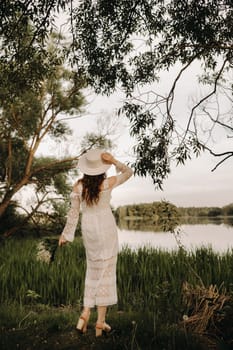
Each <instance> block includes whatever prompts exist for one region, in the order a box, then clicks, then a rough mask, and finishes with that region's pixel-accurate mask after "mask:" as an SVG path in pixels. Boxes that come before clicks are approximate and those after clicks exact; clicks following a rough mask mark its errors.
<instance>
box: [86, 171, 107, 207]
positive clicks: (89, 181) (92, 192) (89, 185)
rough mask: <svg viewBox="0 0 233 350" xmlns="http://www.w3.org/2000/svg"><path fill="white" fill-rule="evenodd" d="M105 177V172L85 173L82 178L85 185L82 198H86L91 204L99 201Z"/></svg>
mask: <svg viewBox="0 0 233 350" xmlns="http://www.w3.org/2000/svg"><path fill="white" fill-rule="evenodd" d="M105 178H106V174H105V173H104V174H100V175H86V174H84V176H83V178H82V180H81V181H82V185H83V190H82V200H85V202H86V203H87V205H89V206H91V205H93V204H97V203H98V201H99V194H100V190H101V189H100V186H101V184H102V182H103V181H104V179H105Z"/></svg>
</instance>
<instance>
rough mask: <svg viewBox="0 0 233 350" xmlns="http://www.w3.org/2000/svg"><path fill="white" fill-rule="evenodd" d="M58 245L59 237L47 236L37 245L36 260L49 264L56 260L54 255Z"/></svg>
mask: <svg viewBox="0 0 233 350" xmlns="http://www.w3.org/2000/svg"><path fill="white" fill-rule="evenodd" d="M57 247H58V242H57V239H52V238H51V239H50V238H45V239H43V240H42V241H40V242H39V243H38V245H37V254H36V260H38V261H43V262H45V263H47V264H49V263H50V262H51V261H53V260H54V255H55V252H56V250H57Z"/></svg>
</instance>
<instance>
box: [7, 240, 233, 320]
mask: <svg viewBox="0 0 233 350" xmlns="http://www.w3.org/2000/svg"><path fill="white" fill-rule="evenodd" d="M37 243H38V241H35V240H14V239H12V240H9V241H6V242H5V243H4V245H1V246H0V302H1V303H11V302H13V301H14V302H15V301H16V302H19V303H21V304H30V303H33V304H35V303H42V304H47V305H61V304H64V305H75V306H77V305H78V306H81V304H82V297H83V289H84V276H85V266H86V263H85V251H84V247H83V245H82V240H81V239H77V240H75V241H74V243H73V244H68V245H66V246H64V247H62V248H58V250H57V252H56V256H55V260H54V262H53V263H51V264H47V263H44V262H41V261H37V260H36V245H37ZM232 275H233V251H228V252H226V253H225V254H223V255H218V254H217V253H215V252H213V251H212V250H211V249H208V248H201V249H197V250H196V251H193V252H186V251H184V250H182V249H181V250H178V251H173V252H168V251H162V250H156V249H148V248H142V249H139V250H138V251H132V250H130V249H128V248H125V249H123V250H122V251H121V252H120V254H119V256H118V266H117V280H118V298H119V306H118V307H119V309H124V310H128V311H129V310H137V311H143V310H154V309H158V310H159V312H160V313H161V317H163V316H164V313H166V315H167V314H168V313H170V315H171V317H175V315H176V312H174V311H175V310H177V312H183V310H182V304H181V288H182V284H183V282H184V281H187V282H189V283H191V284H193V285H196V284H200V283H203V284H204V285H206V286H208V285H210V284H216V285H218V286H220V285H222V284H224V287H225V288H226V290H227V291H229V293H230V292H232V289H233V288H232V287H233V284H232ZM159 317H160V316H159Z"/></svg>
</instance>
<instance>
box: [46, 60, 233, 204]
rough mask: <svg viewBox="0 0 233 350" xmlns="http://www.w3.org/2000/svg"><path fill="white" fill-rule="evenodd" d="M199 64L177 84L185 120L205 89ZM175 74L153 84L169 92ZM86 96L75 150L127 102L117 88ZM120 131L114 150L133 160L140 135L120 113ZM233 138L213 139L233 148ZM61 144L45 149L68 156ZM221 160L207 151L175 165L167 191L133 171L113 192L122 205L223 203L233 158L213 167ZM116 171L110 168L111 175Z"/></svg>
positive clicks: (178, 110)
mask: <svg viewBox="0 0 233 350" xmlns="http://www.w3.org/2000/svg"><path fill="white" fill-rule="evenodd" d="M199 68H200V66H199V65H197V64H195V65H193V67H192V69H191V72H189V73H187V74H185V75H184V76H183V77H182V79H181V80H180V82H179V84H178V86H177V90H176V94H175V100H176V104H175V106H174V113H175V115H176V116H177V119H178V121H179V122H180V124H181V125H182V122H183V121H184V120H187V119H186V118H187V111H188V108H190V104H191V103H193V99H195V98H197V97H198V96H199V97H200V96H201V95H202V90H201V88H200V86H198V85H197V75H198V73H199ZM173 78H174V75H172V74H168V73H167V72H166V73H165V72H164V74H162V77H161V81H160V82H159V83H158V84H157V85H156V86H154V89H155V90H156V91H157V92H159V93H165V92H166V91H168V89H169V87H170V86H171V84H172V81H173ZM87 101H88V104H87V106H86V107H85V113H84V115H83V116H82V117H80V118H78V119H76V120H71V121H70V122H69V124H70V126H71V128H72V130H73V137H72V140H73V141H72V142H70V143H69V144H66V145H65V147H66V148H67V152H68V153H69V152H70V153H73V152H74V151H75V147H76V145H77V151H78V143H79V142H80V139H81V138H82V137H83V136H84V135H85V134H86V132H95V131H96V128H97V124H96V123H97V119H98V118H99V117H100V116H114V115H115V112H116V110H117V108H118V107H119V106H121V105H122V96H121V94H119V93H116V94H114V95H113V96H110V97H109V98H107V97H101V96H95V95H94V94H91V95H89V96H88V97H87ZM117 134H118V138H117V140H116V143H117V148H116V149H115V150H114V151H113V153H114V156H115V157H116V158H118V159H119V160H120V161H122V162H128V161H132V157H131V156H132V146H133V144H134V143H135V141H134V140H132V139H131V138H130V136H129V128H128V126H127V123H126V121H125V120H122V119H120V121H119V126H118V129H117ZM231 140H232V139H228V140H227V141H226V140H225V138H223V137H222V135H221V134H220V135H218V137H217V139H215V140H213V141H214V142H216V145H218V146H220V148H219V149H221V150H226V148H228V150H229V149H231V147H232V141H231ZM226 142H227V143H228V144H226ZM221 143H222V145H221ZM59 147H60V148H59ZM59 147H57V146H56V148H55V147H54V145H53V144H50V145H48V144H46V146H45V147H41V149H40V151H42V152H45V153H49V154H51V153H53V152H54V153H55V154H56V155H61V156H62V155H63V156H64V154H62V153H63V152H64V145H61V146H59ZM217 162H218V159H216V158H213V157H211V156H210V155H209V154H208V153H205V154H204V155H202V156H201V157H200V158H198V159H192V160H191V161H188V162H187V163H186V164H185V165H184V166H183V165H182V166H181V165H180V166H178V167H173V168H172V173H171V175H170V176H169V178H168V179H167V180H166V181H165V182H164V191H158V190H155V188H154V185H153V184H152V181H151V180H150V179H149V178H146V179H145V178H138V177H133V178H131V179H130V180H129V181H128V182H126V183H125V184H123V185H122V186H119V187H118V188H117V189H115V191H114V192H113V194H112V204H113V206H114V207H117V206H120V205H125V204H133V203H143V202H152V201H159V200H161V199H163V200H167V201H170V202H172V203H174V204H175V205H177V206H224V205H227V204H230V203H233V185H232V183H233V181H232V168H233V159H232V158H230V159H229V160H228V161H226V162H225V163H224V164H223V165H222V166H220V167H219V168H218V169H217V170H215V171H214V172H211V169H212V168H213V167H214V166H215V165H216V163H217ZM112 173H113V171H112V170H111V171H110V175H112Z"/></svg>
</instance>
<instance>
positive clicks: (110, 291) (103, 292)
mask: <svg viewBox="0 0 233 350" xmlns="http://www.w3.org/2000/svg"><path fill="white" fill-rule="evenodd" d="M116 168H117V171H120V172H121V173H120V174H119V175H117V176H116V183H115V185H114V187H113V188H109V184H108V179H105V180H104V183H103V187H104V189H103V190H102V191H101V192H100V197H99V201H98V203H97V204H95V205H92V206H88V205H87V204H86V202H85V201H82V185H81V184H80V185H78V186H77V192H72V193H71V208H70V210H69V213H68V216H67V222H66V225H65V227H64V230H63V232H62V235H63V236H64V238H65V239H66V240H67V241H70V242H72V241H73V239H74V232H75V229H76V226H77V222H78V218H79V211H80V207H81V209H82V222H81V226H82V236H83V242H84V246H85V250H86V258H87V269H86V277H85V290H84V306H88V307H94V306H95V305H98V306H108V305H113V304H116V303H117V289H116V263H117V253H118V234H117V226H116V222H115V218H114V216H113V214H112V210H111V207H110V199H111V192H112V190H113V189H114V188H115V187H116V186H119V185H120V184H122V183H124V182H125V181H126V180H127V179H129V177H130V176H131V175H132V170H131V169H130V168H129V167H127V166H126V165H124V164H122V163H120V162H117V164H116Z"/></svg>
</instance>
